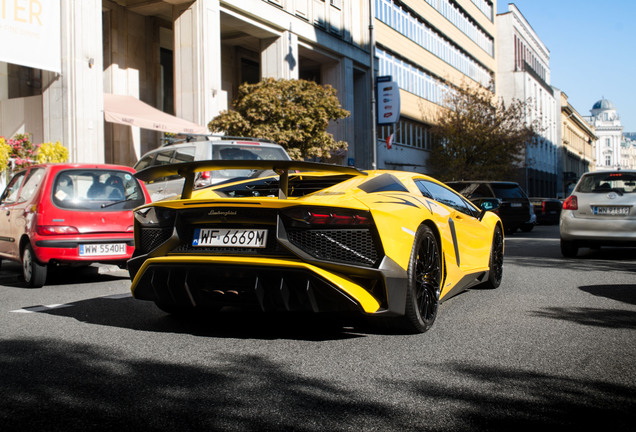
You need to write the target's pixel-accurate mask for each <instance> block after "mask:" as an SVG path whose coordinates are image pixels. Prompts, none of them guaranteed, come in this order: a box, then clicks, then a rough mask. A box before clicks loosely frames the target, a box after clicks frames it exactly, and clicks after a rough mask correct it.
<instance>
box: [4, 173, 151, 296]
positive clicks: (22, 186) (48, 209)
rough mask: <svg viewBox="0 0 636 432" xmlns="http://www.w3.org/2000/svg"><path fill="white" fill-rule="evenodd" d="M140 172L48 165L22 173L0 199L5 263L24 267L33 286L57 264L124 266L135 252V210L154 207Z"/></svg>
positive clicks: (10, 181)
mask: <svg viewBox="0 0 636 432" xmlns="http://www.w3.org/2000/svg"><path fill="white" fill-rule="evenodd" d="M134 173H135V170H134V169H132V168H129V167H126V166H119V165H92V164H42V165H33V166H31V167H28V168H25V169H23V170H22V171H19V172H17V173H16V174H15V175H14V176H13V177H12V178H11V179H10V180H9V183H8V184H7V187H6V189H5V191H4V193H3V194H2V196H0V262H1V260H2V259H9V260H12V261H17V262H21V263H22V269H23V275H24V281H25V282H26V284H27V285H28V286H30V287H41V286H42V285H44V283H45V282H46V273H47V269H48V267H49V266H51V265H88V264H92V263H98V262H99V263H111V264H117V265H120V266H124V265H125V264H126V261H127V260H128V259H129V258H130V257H131V255H132V253H133V250H134V240H133V215H132V211H131V210H132V209H134V208H135V207H137V206H140V205H143V204H145V203H147V202H150V197H149V195H148V192H147V191H146V189H145V187H144V186H143V184H141V183H140V182H139V181H137V179H135V177H134V176H133V174H134Z"/></svg>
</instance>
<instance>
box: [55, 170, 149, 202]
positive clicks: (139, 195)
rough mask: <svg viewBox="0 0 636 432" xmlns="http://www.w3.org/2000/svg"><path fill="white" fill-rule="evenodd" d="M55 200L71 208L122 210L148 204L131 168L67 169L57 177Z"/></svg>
mask: <svg viewBox="0 0 636 432" xmlns="http://www.w3.org/2000/svg"><path fill="white" fill-rule="evenodd" d="M52 196H53V202H54V203H55V205H56V206H58V207H60V208H63V209H67V210H91V211H95V210H97V211H120V210H128V209H133V208H135V207H137V206H140V205H142V204H144V203H145V199H144V194H143V191H142V189H141V187H140V186H139V183H138V181H137V179H135V178H134V177H133V175H132V174H131V173H129V172H127V171H117V170H105V169H101V170H100V169H91V170H81V169H74V170H65V171H61V172H59V173H58V174H57V176H56V177H55V181H54V183H53V191H52Z"/></svg>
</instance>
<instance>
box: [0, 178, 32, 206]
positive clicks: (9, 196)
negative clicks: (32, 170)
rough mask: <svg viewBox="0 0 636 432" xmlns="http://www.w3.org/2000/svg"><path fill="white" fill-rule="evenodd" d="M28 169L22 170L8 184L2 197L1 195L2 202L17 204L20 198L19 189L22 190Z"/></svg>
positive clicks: (0, 200)
mask: <svg viewBox="0 0 636 432" xmlns="http://www.w3.org/2000/svg"><path fill="white" fill-rule="evenodd" d="M25 174H26V171H22V172H20V173H18V174H16V175H15V176H14V177H13V178H12V179H11V180H10V181H9V184H8V185H7V187H6V189H5V190H4V193H3V194H2V197H0V203H2V204H15V202H16V201H17V200H18V191H19V190H20V186H21V185H22V180H24V176H25Z"/></svg>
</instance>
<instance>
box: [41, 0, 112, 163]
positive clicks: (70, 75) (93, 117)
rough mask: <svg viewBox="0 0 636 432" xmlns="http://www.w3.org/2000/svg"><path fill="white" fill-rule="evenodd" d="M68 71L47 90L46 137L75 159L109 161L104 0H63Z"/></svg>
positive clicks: (64, 68) (44, 100) (64, 57)
mask: <svg viewBox="0 0 636 432" xmlns="http://www.w3.org/2000/svg"><path fill="white" fill-rule="evenodd" d="M61 14H62V17H61V32H62V35H61V36H62V73H61V75H59V76H58V77H57V79H55V80H54V81H53V83H52V84H51V85H50V86H49V87H48V88H46V89H44V91H43V94H42V105H43V106H42V113H43V128H44V141H45V142H48V141H52V142H55V141H58V140H59V141H60V142H61V143H62V144H63V145H64V146H66V147H67V148H68V150H69V162H91V163H102V162H103V161H104V112H103V109H104V84H103V81H102V70H103V64H102V63H103V61H102V1H101V0H83V1H81V2H79V1H74V0H61Z"/></svg>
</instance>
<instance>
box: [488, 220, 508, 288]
mask: <svg viewBox="0 0 636 432" xmlns="http://www.w3.org/2000/svg"><path fill="white" fill-rule="evenodd" d="M503 261H504V237H503V233H502V232H501V228H499V226H497V227H495V232H494V233H493V235H492V246H491V247H490V261H489V262H488V267H489V271H488V279H487V280H486V282H484V284H483V286H484V288H488V289H495V288H498V287H499V285H501V279H502V278H503Z"/></svg>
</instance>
